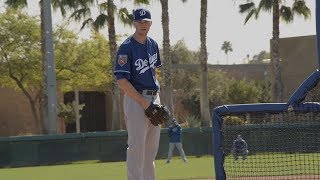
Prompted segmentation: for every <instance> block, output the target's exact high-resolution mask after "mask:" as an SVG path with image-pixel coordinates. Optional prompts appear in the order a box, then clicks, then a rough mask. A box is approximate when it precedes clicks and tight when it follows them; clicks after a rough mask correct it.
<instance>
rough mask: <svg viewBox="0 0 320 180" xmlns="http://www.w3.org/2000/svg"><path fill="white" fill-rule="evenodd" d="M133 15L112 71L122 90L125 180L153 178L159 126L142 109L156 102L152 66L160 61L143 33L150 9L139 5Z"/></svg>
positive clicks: (156, 48) (157, 97)
mask: <svg viewBox="0 0 320 180" xmlns="http://www.w3.org/2000/svg"><path fill="white" fill-rule="evenodd" d="M133 15H134V23H133V24H134V27H135V32H134V34H133V35H131V36H129V37H128V38H127V39H126V40H125V41H124V42H123V43H122V44H121V46H120V47H119V50H118V53H117V59H116V62H115V71H114V73H115V76H116V79H117V83H118V86H119V87H120V89H122V90H123V91H124V93H125V95H124V102H123V106H124V114H125V123H126V127H127V131H128V148H127V160H126V163H127V176H128V179H129V180H154V179H155V165H154V160H155V157H156V154H157V152H158V146H159V139H160V126H159V125H158V126H156V125H153V124H152V123H151V122H150V120H149V119H148V118H147V117H146V116H145V110H146V109H148V107H149V106H150V104H160V98H159V89H160V86H159V83H158V80H157V76H156V68H158V67H160V66H161V65H162V64H161V61H160V53H159V48H158V44H157V43H156V42H155V41H154V40H153V39H151V38H150V37H148V36H147V34H148V32H149V29H150V27H151V25H152V21H151V13H150V11H148V10H146V9H142V8H140V9H136V10H135V11H134V12H133Z"/></svg>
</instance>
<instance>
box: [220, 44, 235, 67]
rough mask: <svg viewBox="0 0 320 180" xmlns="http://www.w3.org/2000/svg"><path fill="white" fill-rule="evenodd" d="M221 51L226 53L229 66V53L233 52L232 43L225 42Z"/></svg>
mask: <svg viewBox="0 0 320 180" xmlns="http://www.w3.org/2000/svg"><path fill="white" fill-rule="evenodd" d="M221 50H222V51H224V53H225V54H226V56H227V64H228V53H229V52H232V51H233V49H232V44H231V42H230V41H224V42H223V44H222V46H221Z"/></svg>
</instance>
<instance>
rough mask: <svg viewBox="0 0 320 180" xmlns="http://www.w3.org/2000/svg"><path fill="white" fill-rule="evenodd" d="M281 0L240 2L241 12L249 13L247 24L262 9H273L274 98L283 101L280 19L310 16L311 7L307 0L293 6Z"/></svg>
mask: <svg viewBox="0 0 320 180" xmlns="http://www.w3.org/2000/svg"><path fill="white" fill-rule="evenodd" d="M285 2H286V1H281V0H260V3H259V5H258V7H256V5H255V3H254V2H253V1H252V0H248V1H247V2H246V3H244V4H240V5H239V8H240V13H241V14H243V13H244V14H247V15H246V18H245V24H246V23H247V22H248V20H249V19H250V18H251V17H255V18H256V19H257V18H258V17H259V14H260V12H261V10H263V11H266V12H271V11H272V22H273V26H272V39H271V63H272V71H273V73H272V74H273V76H274V78H273V79H274V81H273V83H272V84H273V100H274V101H276V102H282V92H283V87H282V86H283V85H282V80H281V71H280V52H279V34H280V28H279V22H280V19H281V20H283V21H284V22H286V23H290V22H292V21H293V18H294V15H301V16H303V17H304V18H305V19H307V18H309V17H310V14H311V13H310V9H309V8H308V7H307V6H306V3H305V0H294V2H293V5H292V7H289V6H285V5H284V4H283V3H285Z"/></svg>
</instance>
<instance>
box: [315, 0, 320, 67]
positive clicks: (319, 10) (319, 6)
mask: <svg viewBox="0 0 320 180" xmlns="http://www.w3.org/2000/svg"><path fill="white" fill-rule="evenodd" d="M315 2H316V34H317V50H318V52H317V55H318V68H319V69H320V2H319V0H315Z"/></svg>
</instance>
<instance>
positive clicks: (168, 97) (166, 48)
mask: <svg viewBox="0 0 320 180" xmlns="http://www.w3.org/2000/svg"><path fill="white" fill-rule="evenodd" d="M181 1H182V2H183V3H185V2H187V0H181ZM160 3H161V8H162V15H161V22H162V30H163V59H164V61H165V63H164V70H163V76H164V85H165V87H164V92H165V96H164V98H165V103H166V104H167V106H168V107H169V110H170V112H171V114H172V115H174V108H173V98H172V73H171V64H172V62H171V57H170V54H171V53H170V51H171V50H170V31H169V13H168V9H169V7H168V0H160Z"/></svg>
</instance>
